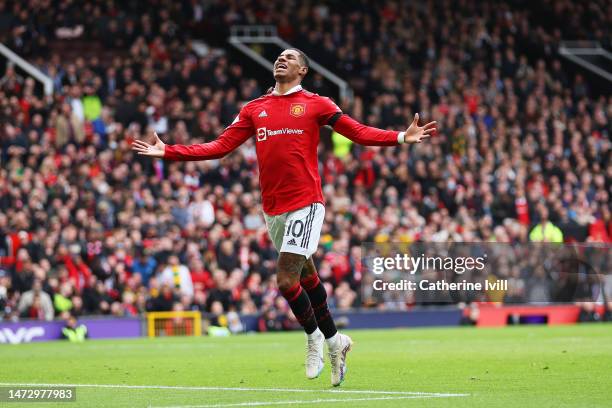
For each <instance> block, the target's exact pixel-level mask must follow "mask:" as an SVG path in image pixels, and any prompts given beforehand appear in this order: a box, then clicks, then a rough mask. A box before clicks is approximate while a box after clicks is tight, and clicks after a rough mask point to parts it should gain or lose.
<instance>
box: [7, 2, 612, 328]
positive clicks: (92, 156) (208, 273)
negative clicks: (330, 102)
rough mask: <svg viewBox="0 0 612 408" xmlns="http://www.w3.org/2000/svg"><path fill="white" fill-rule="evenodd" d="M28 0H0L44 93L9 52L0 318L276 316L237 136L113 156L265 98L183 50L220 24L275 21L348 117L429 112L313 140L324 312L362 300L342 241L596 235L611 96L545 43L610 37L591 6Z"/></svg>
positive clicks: (202, 126)
mask: <svg viewBox="0 0 612 408" xmlns="http://www.w3.org/2000/svg"><path fill="white" fill-rule="evenodd" d="M30 3H31V4H30V5H26V4H25V3H23V2H19V1H16V2H7V1H0V33H2V34H0V36H1V37H2V38H1V41H0V42H2V43H4V44H6V45H7V46H8V47H9V48H11V49H13V51H15V52H17V53H18V54H19V55H21V56H23V57H24V58H27V59H29V60H30V61H31V62H32V63H34V64H35V65H36V66H38V67H39V68H40V69H41V70H43V72H45V73H46V74H47V75H48V76H50V77H51V78H52V79H53V82H54V91H55V93H54V95H53V96H52V97H45V96H42V94H41V92H40V90H39V89H38V85H36V83H35V81H34V80H33V79H32V78H28V77H25V76H23V75H22V73H20V72H19V70H16V69H14V68H11V67H10V66H7V68H6V69H5V70H4V72H3V75H2V77H1V78H0V118H1V123H2V129H1V130H0V135H1V153H0V161H1V163H2V167H1V169H0V255H1V258H0V268H1V269H0V318H4V319H9V320H10V319H13V320H14V319H19V318H37V319H50V318H53V317H66V316H68V315H75V316H80V315H89V314H105V315H114V316H131V315H138V314H141V313H143V312H145V311H152V310H154V311H166V310H201V311H205V312H211V311H214V312H215V313H216V314H217V315H219V314H223V313H227V312H231V311H236V312H240V313H248V314H257V313H261V314H262V319H261V322H260V325H259V326H260V328H261V330H276V329H288V328H292V327H295V326H296V325H295V321H294V320H293V318H292V317H291V316H290V313H289V310H288V307H287V305H286V304H285V302H284V301H283V300H282V298H281V297H280V296H279V294H278V290H277V287H276V284H275V279H274V275H273V271H274V264H275V258H276V254H275V251H274V249H273V247H272V246H271V243H270V241H269V239H268V237H267V235H266V229H265V225H264V220H263V217H262V213H261V207H260V195H259V190H258V183H257V167H256V157H255V148H254V143H253V141H252V140H251V141H248V142H247V143H245V144H244V145H243V146H242V147H240V148H239V149H238V150H237V151H236V152H235V153H233V154H231V155H230V156H228V157H227V158H225V159H223V160H221V161H212V162H195V163H194V162H191V163H170V162H163V161H150V160H146V159H142V158H139V157H136V156H135V155H134V154H133V153H132V151H131V150H130V143H131V142H132V140H134V139H136V138H142V137H144V135H146V133H147V132H149V131H150V130H155V131H157V132H158V133H159V134H160V135H163V138H164V139H165V140H168V141H169V142H171V143H195V142H204V141H210V140H213V139H214V138H215V137H216V136H217V135H218V134H219V133H220V132H221V131H222V130H223V128H224V126H225V125H227V124H229V123H231V121H232V119H233V118H234V116H235V115H236V113H237V112H238V110H239V108H240V106H241V104H243V103H244V102H246V101H248V100H250V99H253V98H256V97H258V96H260V95H261V94H262V93H264V92H265V89H267V87H268V86H269V85H270V82H262V81H261V80H258V79H255V78H254V75H252V74H251V73H250V69H249V66H245V64H243V63H239V62H238V61H237V60H235V59H233V58H232V57H231V55H229V54H228V55H216V54H211V55H207V56H203V57H200V56H198V55H197V54H196V53H194V52H193V50H192V48H191V46H190V39H191V38H196V37H197V38H204V39H205V40H206V41H208V42H209V43H210V44H213V45H215V46H218V47H227V45H226V44H224V43H223V42H222V40H224V38H225V36H226V35H227V34H228V27H229V26H231V25H232V24H272V25H276V26H277V28H278V31H279V33H280V34H281V35H282V36H283V37H284V38H285V39H287V40H288V41H289V42H291V43H292V44H295V45H296V46H298V47H300V48H301V49H303V50H304V51H305V52H306V53H308V54H310V55H311V56H313V57H314V58H315V59H316V60H317V61H319V62H321V63H323V64H324V65H325V66H326V67H327V68H329V69H331V70H332V71H334V72H335V73H337V74H339V75H341V76H342V77H343V78H347V79H348V80H349V82H350V84H351V86H352V87H353V88H354V90H355V95H356V97H355V99H354V100H353V101H339V103H340V105H341V107H342V108H343V110H344V111H345V112H347V113H349V114H351V115H352V116H353V117H355V118H356V119H358V120H360V121H364V122H366V123H368V124H371V125H373V126H378V127H381V128H393V129H403V128H404V127H405V126H406V125H407V123H408V121H409V119H408V118H410V117H412V115H413V113H414V112H420V114H421V116H422V117H424V118H425V119H426V120H429V119H432V120H436V121H438V123H439V129H440V132H439V134H438V136H437V137H436V138H435V139H433V140H432V142H431V143H428V144H422V145H419V146H415V147H408V146H403V147H398V148H395V149H386V150H382V149H376V148H369V149H365V148H361V147H359V146H350V145H347V144H346V142H345V140H343V138H342V137H340V136H339V135H333V136H332V137H328V136H329V135H328V134H327V133H325V136H326V143H325V146H324V147H323V148H322V149H321V151H320V155H321V160H322V161H321V162H322V169H321V171H322V179H323V183H324V186H323V190H324V193H325V196H326V200H327V203H328V206H327V215H326V223H325V225H324V227H323V228H324V229H323V233H322V240H321V246H320V248H319V250H318V252H317V253H316V254H315V257H314V259H315V263H316V265H317V267H318V270H319V272H320V275H321V278H322V280H323V281H324V282H325V286H326V288H327V290H328V293H329V295H330V306H333V307H335V308H338V309H349V308H352V307H356V306H359V305H360V304H361V302H362V299H360V293H359V292H360V291H359V285H360V280H361V272H362V271H361V262H360V255H359V254H360V252H359V245H360V244H361V242H362V241H375V242H385V241H400V242H411V241H417V240H420V241H434V242H444V241H476V242H478V241H497V242H528V241H530V240H532V241H542V240H547V241H565V242H572V241H577V242H608V243H609V242H610V237H611V236H612V217H611V206H610V191H611V186H612V163H611V162H610V155H611V142H610V116H611V115H612V97H611V96H610V95H609V94H608V95H606V94H599V93H598V92H597V89H591V87H590V85H589V82H588V80H587V79H586V78H585V77H584V76H583V75H581V74H580V73H577V74H576V75H571V76H570V75H568V74H567V71H566V70H564V69H563V66H562V63H561V61H560V60H559V59H558V58H557V56H556V54H555V47H556V43H557V42H558V41H560V40H561V39H562V36H563V34H565V33H567V32H568V30H565V28H566V27H574V26H576V27H579V26H580V22H581V21H584V20H588V21H589V25H588V26H587V27H585V28H584V29H581V30H575V31H574V30H572V31H571V32H573V33H575V34H576V35H578V36H579V38H576V39H581V38H585V39H592V40H593V39H594V40H599V41H600V42H601V43H602V44H604V45H606V44H607V45H609V39H610V38H611V36H610V27H612V21H611V19H612V14H611V13H610V12H609V10H608V12H606V9H605V7H606V1H605V0H602V1H593V2H589V4H590V6H589V7H586V6H584V5H576V4H575V3H574V2H571V1H561V2H555V7H554V8H552V10H553V11H552V13H553V15H554V17H555V18H551V19H546V20H544V19H538V21H546V23H547V24H548V26H539V25H534V24H532V18H531V15H532V14H530V13H542V12H543V11H542V9H536V8H535V7H536V6H533V7H534V9H530V8H529V6H530V5H531V3H530V2H529V3H528V2H521V1H517V2H492V1H484V2H481V1H469V0H468V1H462V2H452V1H442V2H434V1H430V2H427V3H423V4H414V3H412V2H411V3H409V4H406V3H405V2H401V1H395V0H394V1H387V2H385V3H384V5H383V6H380V7H378V6H372V5H371V3H370V2H367V1H361V2H350V8H348V9H347V7H349V5H347V4H346V3H347V2H327V3H321V4H319V5H317V6H316V7H314V6H313V5H312V4H311V2H307V1H306V2H300V5H299V6H297V4H295V2H285V1H250V2H245V3H244V4H243V3H242V2H239V1H223V2H221V1H213V2H211V3H210V6H209V7H208V8H206V7H204V6H202V5H200V4H199V3H197V2H187V1H185V2H172V1H161V0H160V1H157V2H154V3H155V5H154V6H148V7H146V8H145V7H144V6H143V5H142V4H144V3H141V2H125V3H124V2H114V1H97V0H95V1H94V0H90V1H85V2H74V1H69V0H62V1H59V2H57V3H58V4H59V7H55V5H56V2H51V1H44V0H43V1H32V2H30ZM545 3H546V2H545ZM296 9H297V11H296ZM593 16H596V18H595V17H593ZM568 24H569V26H568ZM564 30H565V31H564ZM606 41H607V42H606ZM0 72H1V71H0ZM310 85H311V86H310V90H312V91H315V92H319V93H322V94H328V93H330V89H329V86H328V85H326V84H325V83H324V82H320V81H319V82H317V81H315V80H313V81H311V82H310ZM323 132H327V131H323ZM174 255H178V256H174ZM514 282H515V284H516V288H514V289H515V290H512V291H511V292H512V296H524V297H525V299H528V298H529V293H528V292H527V291H528V290H529V287H528V285H526V283H525V281H523V280H522V279H521V277H517V278H516V279H515V280H514ZM521 288H522V289H521ZM521 290H522V292H521ZM482 300H487V299H482ZM551 300H552V299H551Z"/></svg>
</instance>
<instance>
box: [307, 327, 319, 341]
mask: <svg viewBox="0 0 612 408" xmlns="http://www.w3.org/2000/svg"><path fill="white" fill-rule="evenodd" d="M306 336H308V338H309V339H311V340H312V339H316V338H319V337H321V336H323V333H322V332H321V330H320V329H319V328H318V327H317V330H315V331H313V332H312V333H310V334H307V335H306Z"/></svg>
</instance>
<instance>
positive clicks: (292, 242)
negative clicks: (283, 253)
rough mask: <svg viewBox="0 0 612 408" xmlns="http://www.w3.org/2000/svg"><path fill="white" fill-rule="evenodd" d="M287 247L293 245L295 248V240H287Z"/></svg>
mask: <svg viewBox="0 0 612 408" xmlns="http://www.w3.org/2000/svg"><path fill="white" fill-rule="evenodd" d="M287 245H295V246H297V242H295V239H293V238H291V239H290V240H289V242H287Z"/></svg>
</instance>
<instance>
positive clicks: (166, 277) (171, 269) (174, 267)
mask: <svg viewBox="0 0 612 408" xmlns="http://www.w3.org/2000/svg"><path fill="white" fill-rule="evenodd" d="M159 280H160V282H161V284H162V285H167V286H169V287H170V288H174V289H177V290H178V291H179V292H180V293H181V294H184V295H187V296H189V297H193V282H192V281H191V274H190V273H189V269H188V268H187V267H186V266H185V265H181V264H180V263H179V259H178V257H177V256H175V255H172V256H171V257H170V258H169V259H168V266H167V267H166V268H164V270H163V271H162V273H161V275H160V278H159Z"/></svg>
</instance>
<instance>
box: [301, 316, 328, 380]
mask: <svg viewBox="0 0 612 408" xmlns="http://www.w3.org/2000/svg"><path fill="white" fill-rule="evenodd" d="M306 338H307V342H306V377H308V378H309V379H311V380H312V379H313V378H317V377H318V376H319V374H321V371H323V366H324V360H323V346H324V344H325V336H323V333H321V330H319V329H318V328H317V330H315V331H314V332H313V333H312V334H310V335H306Z"/></svg>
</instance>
